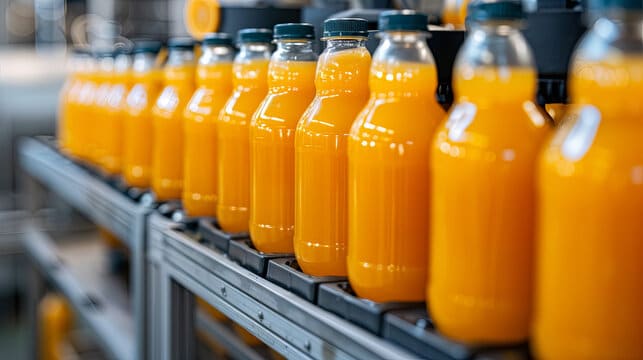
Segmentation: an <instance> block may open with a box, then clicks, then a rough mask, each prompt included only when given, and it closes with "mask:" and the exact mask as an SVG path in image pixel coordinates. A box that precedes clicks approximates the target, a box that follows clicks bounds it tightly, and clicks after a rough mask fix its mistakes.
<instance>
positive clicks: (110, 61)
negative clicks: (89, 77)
mask: <svg viewBox="0 0 643 360" xmlns="http://www.w3.org/2000/svg"><path fill="white" fill-rule="evenodd" d="M115 56H116V52H115V51H113V50H109V51H108V50H106V51H104V52H101V53H100V54H99V59H98V74H97V80H98V87H97V88H96V92H95V93H94V100H93V104H92V106H91V114H92V117H91V118H90V119H92V120H93V121H91V123H90V124H88V125H89V126H91V128H90V129H89V131H88V135H89V137H88V142H89V160H90V162H91V163H92V164H93V165H95V166H98V167H100V168H102V167H101V160H102V158H103V155H104V154H105V153H106V146H107V138H106V137H105V136H104V135H105V134H106V132H107V131H108V129H109V105H108V104H109V97H110V93H111V89H112V85H114V80H115V78H114V75H115V72H114V57H115ZM103 170H105V169H103Z"/></svg>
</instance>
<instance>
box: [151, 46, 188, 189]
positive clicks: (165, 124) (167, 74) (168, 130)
mask: <svg viewBox="0 0 643 360" xmlns="http://www.w3.org/2000/svg"><path fill="white" fill-rule="evenodd" d="M193 48H194V40H192V39H189V38H172V39H170V40H169V42H168V49H169V54H168V59H167V63H166V64H165V68H164V69H163V79H164V81H163V85H164V87H163V90H162V91H161V93H160V95H159V96H158V98H157V99H156V103H155V104H154V107H153V109H152V129H153V130H152V137H153V148H152V149H153V150H152V191H153V192H154V195H155V196H156V199H157V200H159V201H168V200H175V199H180V198H181V193H182V191H183V110H184V109H185V105H186V104H187V103H188V101H189V100H190V97H191V96H192V93H193V92H194V70H195V65H194V52H193Z"/></svg>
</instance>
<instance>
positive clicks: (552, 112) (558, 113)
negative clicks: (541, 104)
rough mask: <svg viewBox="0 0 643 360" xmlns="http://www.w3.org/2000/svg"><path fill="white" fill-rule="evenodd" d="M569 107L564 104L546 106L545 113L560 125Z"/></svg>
mask: <svg viewBox="0 0 643 360" xmlns="http://www.w3.org/2000/svg"><path fill="white" fill-rule="evenodd" d="M567 108H568V105H567V104H563V103H554V104H545V111H547V114H549V116H550V117H551V118H552V119H553V120H554V123H556V124H559V123H560V122H561V121H562V120H563V117H564V116H565V111H567Z"/></svg>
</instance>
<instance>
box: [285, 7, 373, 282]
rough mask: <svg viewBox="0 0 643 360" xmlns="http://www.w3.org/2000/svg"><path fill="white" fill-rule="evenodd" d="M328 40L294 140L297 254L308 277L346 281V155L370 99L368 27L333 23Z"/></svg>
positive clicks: (343, 21)
mask: <svg viewBox="0 0 643 360" xmlns="http://www.w3.org/2000/svg"><path fill="white" fill-rule="evenodd" d="M324 37H325V40H326V41H327V47H326V49H325V50H324V52H323V53H322V54H321V56H320V58H319V65H318V67H317V73H316V76H315V87H316V95H315V98H314V100H313V101H312V103H311V104H310V105H309V106H308V109H307V110H306V112H305V113H304V115H303V116H302V118H301V121H300V122H299V124H298V125H297V131H296V134H295V234H294V250H295V255H296V256H297V262H298V263H299V266H300V267H301V269H302V270H303V271H304V272H305V273H307V274H310V275H314V276H331V275H333V276H346V247H347V245H348V239H347V238H348V179H347V177H348V156H347V154H346V152H347V141H348V133H349V131H350V128H351V125H352V124H353V121H355V117H356V116H357V114H358V113H359V112H360V111H361V110H362V109H363V108H364V105H365V104H366V101H368V97H369V91H368V74H369V69H370V65H371V55H370V54H369V52H368V50H366V47H365V42H366V39H367V37H368V23H367V22H366V20H362V19H330V20H327V21H326V22H325V24H324Z"/></svg>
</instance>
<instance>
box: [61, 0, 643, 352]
mask: <svg viewBox="0 0 643 360" xmlns="http://www.w3.org/2000/svg"><path fill="white" fill-rule="evenodd" d="M595 5H596V6H597V10H598V11H599V12H600V14H601V17H600V18H599V19H598V20H597V21H596V22H595V24H594V26H593V28H592V30H590V31H589V33H588V34H587V35H586V36H585V37H584V39H583V40H582V42H581V43H580V45H579V47H578V49H577V52H576V55H575V57H574V60H573V63H572V67H571V71H570V88H571V90H570V91H571V100H572V102H573V104H574V106H572V107H571V108H570V110H569V111H568V114H567V116H566V117H564V118H563V120H562V121H561V122H562V125H560V126H559V127H558V128H557V129H556V131H553V132H552V131H550V130H551V124H552V122H551V119H550V118H549V117H548V116H547V114H546V113H545V112H544V111H542V110H541V109H540V108H539V107H538V106H537V105H536V104H535V103H534V99H535V94H536V81H537V74H536V70H535V66H534V60H533V56H532V54H531V50H530V49H529V46H528V44H527V43H526V41H525V39H524V38H523V37H522V35H521V33H520V31H519V29H520V26H521V20H522V19H523V17H524V13H523V10H522V5H521V3H520V2H519V1H513V0H496V1H475V2H473V3H471V4H470V6H469V8H468V21H469V23H470V25H471V29H470V31H469V34H468V36H467V39H466V41H465V43H464V45H463V47H462V49H461V50H460V52H459V54H458V57H457V59H456V63H455V65H454V75H453V83H454V92H455V98H456V101H455V103H454V105H453V106H452V107H451V109H450V111H449V113H448V114H444V112H443V110H442V109H441V108H440V106H439V105H438V104H437V103H436V101H435V96H434V93H435V89H436V86H437V75H436V69H435V65H434V60H433V56H432V53H431V51H430V50H429V48H428V47H427V45H426V41H425V40H426V36H427V35H428V33H427V32H426V29H427V17H426V16H425V15H422V14H419V13H415V12H412V11H401V12H396V11H392V12H385V13H383V14H382V15H381V17H380V23H379V28H380V34H379V35H380V36H381V43H380V45H379V47H378V49H377V50H376V51H375V53H374V55H373V59H372V61H371V56H370V54H369V52H368V51H367V50H366V48H365V46H364V44H365V41H366V39H367V36H368V32H367V23H366V21H364V20H361V19H331V20H327V21H326V22H325V24H324V32H323V33H324V38H323V40H325V41H326V44H327V47H326V49H325V50H324V51H323V53H322V54H321V55H320V56H319V59H317V56H316V54H315V53H314V52H313V50H312V45H311V41H312V38H313V36H314V35H313V34H314V31H313V30H314V29H313V28H312V26H310V25H307V24H280V25H277V26H276V27H275V29H274V30H275V31H274V34H272V32H270V31H269V30H262V29H246V30H242V31H241V32H240V33H239V43H240V51H239V52H238V54H236V55H234V51H233V48H232V42H231V39H230V38H229V37H228V36H226V35H223V34H213V35H208V36H206V37H205V39H204V40H203V43H202V52H203V55H202V56H201V57H200V59H199V63H198V65H196V67H195V64H194V53H193V50H192V48H193V45H194V43H193V42H192V41H191V40H185V39H173V40H171V41H170V42H169V44H168V47H169V56H168V60H167V62H166V63H165V66H164V68H163V78H162V79H161V76H160V72H159V71H160V70H159V67H158V61H157V60H156V59H157V57H156V56H155V54H156V53H158V51H159V48H158V46H157V47H155V48H154V49H151V50H150V48H151V47H147V48H146V47H145V46H142V49H148V50H150V51H146V50H142V49H141V47H137V48H136V49H138V50H135V52H136V55H135V56H134V61H133V66H132V70H131V71H130V73H131V74H130V75H129V76H130V78H131V79H138V80H134V81H132V84H134V85H133V87H132V89H131V90H130V91H129V94H128V95H127V97H126V99H127V101H126V103H127V104H128V105H127V106H125V109H126V110H125V111H124V112H123V113H122V114H124V115H123V116H120V117H112V116H105V115H104V114H102V113H100V112H97V111H95V110H93V108H92V106H87V105H86V101H85V102H83V101H80V100H79V101H78V103H74V101H72V100H71V99H76V98H78V99H82V98H83V97H91V96H92V95H87V94H86V93H87V92H89V93H92V92H93V93H94V94H100V91H99V90H100V88H101V86H102V85H103V84H115V83H116V81H117V80H114V79H115V78H116V76H117V75H115V74H117V72H116V71H112V72H111V74H112V75H111V77H109V78H108V77H107V76H106V75H104V74H105V73H106V72H107V70H106V69H108V66H107V63H108V61H103V60H102V58H101V60H100V61H99V64H100V68H99V71H98V72H93V71H85V70H82V71H80V72H79V73H76V74H75V75H73V76H72V78H71V79H72V80H71V82H70V84H71V85H70V86H69V87H67V88H66V89H68V91H66V92H64V93H63V95H64V96H63V100H65V99H67V100H68V101H66V102H63V108H62V110H63V115H64V116H63V118H62V119H63V121H62V124H63V125H62V134H61V135H62V137H61V143H62V145H63V148H65V149H66V150H67V151H69V152H70V153H72V154H74V155H76V156H78V157H80V158H82V159H89V160H91V159H94V161H96V160H95V159H96V158H95V157H93V156H96V155H92V148H93V146H92V145H91V144H92V142H91V141H86V140H88V139H91V138H90V136H91V134H92V131H96V130H97V129H98V128H100V127H99V126H98V125H96V126H91V123H89V124H88V121H85V123H84V124H83V123H82V121H79V119H78V118H75V117H74V116H75V115H74V114H75V113H74V111H80V112H83V111H84V113H83V114H85V116H86V117H85V118H86V119H94V121H95V123H96V124H97V123H98V122H104V124H112V126H113V128H116V126H118V125H114V124H116V123H118V120H113V119H116V118H120V119H121V120H120V121H122V125H121V126H122V127H123V129H124V130H125V131H124V132H123V134H124V135H123V146H122V148H123V154H124V156H123V160H122V171H123V176H124V178H125V180H126V181H127V182H128V183H129V184H130V185H134V186H139V187H151V188H152V190H153V191H154V193H155V194H156V196H157V197H158V199H160V200H171V199H178V198H181V197H182V199H183V204H184V208H185V210H186V212H187V213H188V215H191V216H216V217H217V220H218V222H219V225H220V226H221V228H222V229H223V230H224V231H227V232H249V233H250V235H251V239H252V242H253V244H254V245H255V247H256V248H257V249H258V250H260V251H263V252H287V253H292V252H294V253H295V255H296V257H297V260H298V263H299V265H300V266H301V268H302V270H303V271H304V272H306V273H308V274H311V275H319V276H321V275H347V276H348V278H349V280H350V283H351V286H352V287H353V289H354V290H355V292H356V293H357V295H358V296H360V297H364V298H367V299H370V300H374V301H423V300H425V299H426V301H427V305H428V310H429V312H430V314H431V317H432V318H433V320H434V322H435V324H436V326H437V328H438V329H439V330H440V331H441V332H442V333H444V334H446V335H448V336H450V337H452V338H455V339H458V340H461V341H465V342H471V343H483V344H494V343H510V342H519V341H523V340H525V339H527V338H528V337H530V336H531V335H532V333H533V335H534V345H535V350H536V353H537V354H538V355H539V356H540V357H542V358H545V359H549V358H551V359H559V358H592V357H598V358H615V357H619V358H640V357H643V346H642V345H641V344H642V343H641V342H640V341H639V340H640V337H641V334H642V333H643V327H642V326H641V324H643V312H641V311H640V310H639V306H638V302H640V300H642V299H643V286H641V282H640V279H639V278H640V276H641V275H643V265H642V264H643V263H641V262H640V261H637V260H638V254H639V253H640V250H641V248H642V246H641V244H642V243H641V241H640V236H641V234H643V228H642V227H641V225H640V224H641V222H640V221H638V220H637V214H638V212H637V210H640V208H641V204H642V203H643V202H642V201H641V200H643V199H642V198H641V197H643V192H642V191H643V190H642V186H643V185H642V184H643V180H642V179H643V171H642V170H641V168H642V166H643V158H641V155H640V154H639V153H640V151H637V149H638V145H637V144H638V142H637V141H636V140H637V137H638V135H639V134H640V133H641V132H640V130H641V125H640V124H639V123H638V122H637V121H636V119H638V118H640V117H641V113H642V105H641V104H640V101H638V94H639V93H638V90H640V88H641V83H642V82H643V49H642V38H643V34H642V33H641V29H642V27H641V24H642V21H643V20H642V4H641V2H640V1H631V0H601V1H597V2H596V4H595ZM273 40H274V42H275V43H276V46H277V50H276V51H275V52H274V53H271V45H270V42H271V41H273ZM152 50H153V51H152ZM141 54H143V55H141ZM137 57H138V58H140V59H143V58H145V59H146V60H145V61H143V60H140V59H139V60H140V61H139V62H138V63H139V64H143V63H145V64H146V65H145V66H143V65H139V66H138V67H137ZM117 59H118V57H117V58H116V60H117ZM85 60H86V61H85V62H84V63H85V65H83V67H81V68H82V69H85V68H86V67H87V68H91V66H92V65H91V63H92V62H91V61H88V60H87V59H85ZM116 60H114V61H113V63H114V65H113V66H114V68H115V67H116V63H117V62H118V61H116ZM103 63H105V64H103ZM95 73H98V74H103V75H101V76H103V78H100V77H94V76H96V75H95ZM126 73H127V72H126ZM137 76H138V78H137ZM195 78H196V81H195ZM78 79H80V80H78ZM161 84H162V85H161ZM127 86H130V85H127ZM75 88H78V89H81V90H74V91H77V92H78V93H77V94H76V95H73V94H74V91H72V89H75ZM137 88H138V89H143V90H139V92H138V95H133V94H135V93H136V92H135V91H134V90H135V89H137ZM195 88H196V90H195ZM87 89H89V90H87ZM112 92H114V91H112ZM94 96H96V97H99V96H98V95H94ZM114 97H118V96H116V95H114ZM135 99H138V104H139V107H138V108H137V109H138V110H133V109H132V104H133V103H136V101H135ZM154 99H156V101H154ZM79 104H80V105H79ZM141 104H145V105H144V106H140V105H141ZM88 114H89V115H88ZM101 116H105V118H104V119H99V118H100V117H101ZM107 118H109V119H112V120H105V119H107ZM110 121H111V122H110ZM73 124H75V125H73ZM73 126H77V127H80V128H83V126H84V128H83V129H82V131H79V130H78V129H77V128H74V127H73ZM101 126H103V125H101ZM104 126H105V128H100V129H102V130H100V131H101V132H100V135H102V136H103V137H109V130H107V129H109V126H108V125H104ZM128 129H129V130H128ZM550 133H552V134H551V135H550ZM150 134H151V136H150ZM150 138H151V139H150ZM103 141H105V140H100V141H99V142H97V144H101V143H104V144H106V143H107V142H103ZM141 144H144V145H141ZM139 145H140V146H139ZM95 148H98V149H100V148H101V146H98V147H95ZM103 148H104V146H103ZM128 152H136V153H137V154H136V155H133V154H132V153H130V155H129V156H127V154H128ZM93 153H95V154H105V153H106V152H105V150H102V151H94V152H93ZM107 153H108V152H107ZM103 157H105V155H103V156H102V157H101V156H99V158H103ZM106 159H107V158H106ZM98 163H99V164H102V166H103V168H104V169H105V170H106V171H108V170H109V164H112V163H118V161H112V162H110V161H107V160H104V161H99V162H98ZM534 269H536V270H534ZM427 284H428V285H427ZM532 303H533V305H532Z"/></svg>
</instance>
